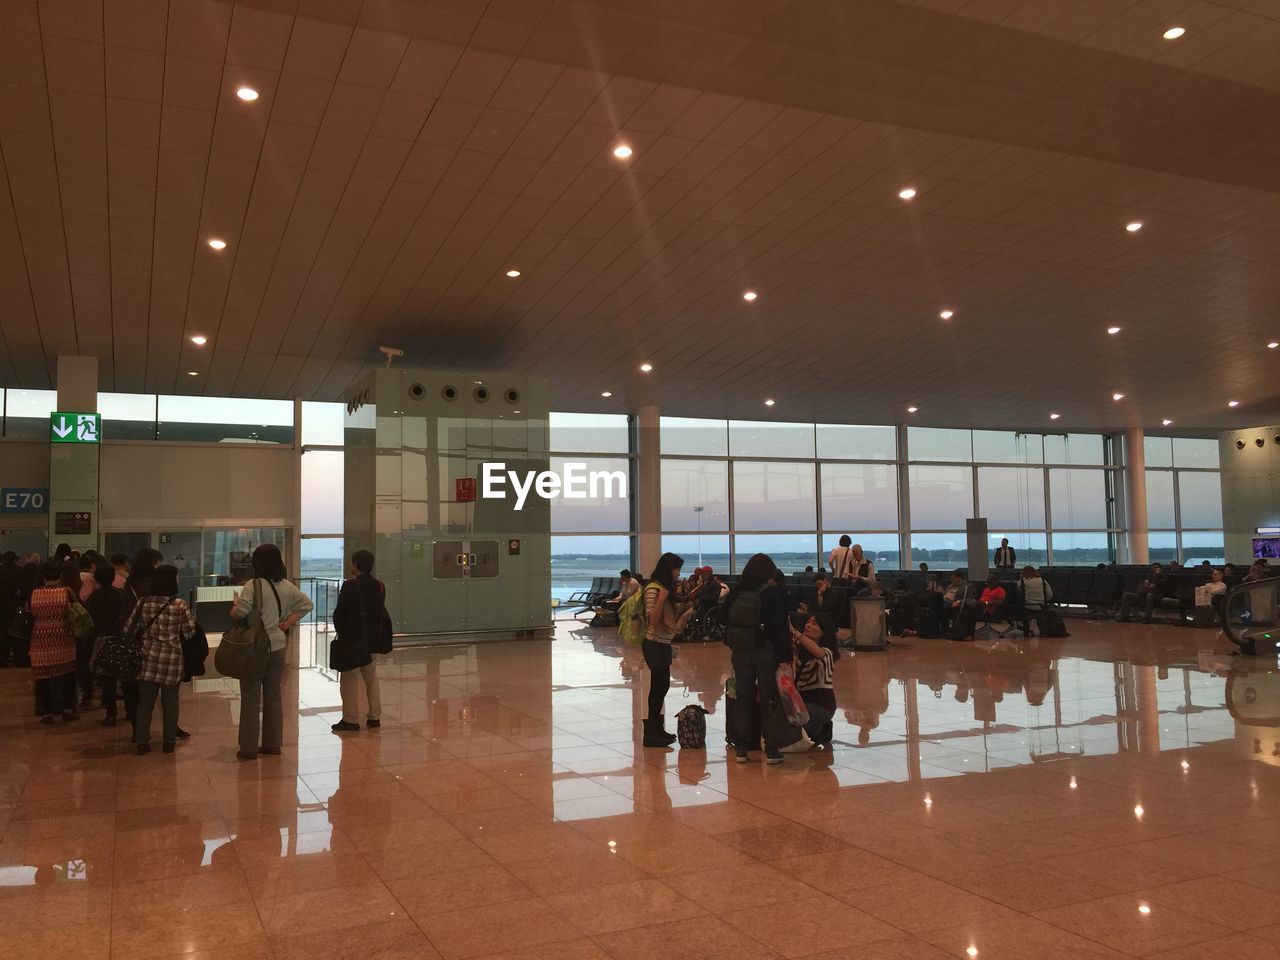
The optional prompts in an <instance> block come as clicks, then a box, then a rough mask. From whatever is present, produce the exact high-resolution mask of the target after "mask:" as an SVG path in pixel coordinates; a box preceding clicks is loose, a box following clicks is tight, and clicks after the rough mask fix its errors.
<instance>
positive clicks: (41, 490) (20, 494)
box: [0, 487, 49, 513]
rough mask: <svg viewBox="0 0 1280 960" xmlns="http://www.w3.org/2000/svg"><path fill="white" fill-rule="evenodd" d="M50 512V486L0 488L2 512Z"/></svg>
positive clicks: (0, 510)
mask: <svg viewBox="0 0 1280 960" xmlns="http://www.w3.org/2000/svg"><path fill="white" fill-rule="evenodd" d="M48 512H49V488H48V487H5V488H4V489H3V490H0V513H48Z"/></svg>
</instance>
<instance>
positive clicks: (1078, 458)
mask: <svg viewBox="0 0 1280 960" xmlns="http://www.w3.org/2000/svg"><path fill="white" fill-rule="evenodd" d="M1044 462H1045V463H1056V464H1067V465H1069V466H1098V467H1100V466H1102V465H1103V464H1105V463H1106V462H1107V440H1106V438H1105V437H1103V436H1101V435H1100V434H1096V433H1068V434H1065V435H1064V434H1060V433H1058V434H1053V433H1051V434H1049V435H1048V436H1046V437H1045V438H1044Z"/></svg>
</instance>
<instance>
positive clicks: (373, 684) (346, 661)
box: [329, 550, 391, 733]
mask: <svg viewBox="0 0 1280 960" xmlns="http://www.w3.org/2000/svg"><path fill="white" fill-rule="evenodd" d="M386 594H387V591H386V588H385V587H384V586H383V585H382V582H381V581H379V580H377V579H375V578H374V576H373V554H372V553H370V552H369V551H368V550H357V551H356V552H355V553H353V554H352V555H351V579H349V580H347V581H346V582H345V583H344V584H343V585H342V589H341V590H339V591H338V602H337V604H336V605H335V606H334V608H333V627H334V630H336V631H337V635H338V636H337V640H336V641H335V642H334V644H333V647H332V649H331V652H330V657H329V666H330V667H332V668H333V669H334V670H337V671H338V685H339V687H340V688H341V691H342V719H341V720H340V721H338V722H337V723H335V724H334V725H333V726H332V727H331V728H330V729H332V730H333V732H334V733H352V732H355V731H357V730H359V729H360V681H361V680H363V681H364V689H365V696H366V697H368V700H369V712H368V713H366V714H365V722H366V724H367V725H368V727H369V729H370V730H376V729H377V728H379V727H381V726H382V698H381V696H380V695H379V693H378V654H380V653H390V652H391V651H390V650H389V649H387V648H386V646H385V643H384V641H383V637H384V630H383V627H384V618H386V617H387V613H386ZM387 626H389V624H387Z"/></svg>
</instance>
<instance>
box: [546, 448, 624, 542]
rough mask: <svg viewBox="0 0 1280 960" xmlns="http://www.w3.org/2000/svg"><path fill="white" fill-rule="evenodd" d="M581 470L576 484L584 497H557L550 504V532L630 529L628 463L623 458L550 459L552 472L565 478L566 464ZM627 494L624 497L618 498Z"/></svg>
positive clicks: (610, 531)
mask: <svg viewBox="0 0 1280 960" xmlns="http://www.w3.org/2000/svg"><path fill="white" fill-rule="evenodd" d="M568 463H572V464H575V465H581V466H580V467H579V466H575V468H574V469H575V470H581V471H582V477H583V478H582V479H581V480H578V481H575V485H577V486H581V487H582V488H583V490H584V491H585V492H586V494H587V496H586V497H585V498H583V499H569V498H568V497H566V496H559V497H556V498H555V499H554V500H552V501H551V529H552V531H553V532H555V533H615V532H618V531H626V530H630V529H631V499H630V486H629V485H630V482H631V481H630V477H629V476H628V470H629V464H628V461H627V460H626V459H625V458H622V457H611V458H605V457H563V456H559V455H557V456H553V457H552V458H551V469H552V471H553V472H554V473H555V474H556V475H557V476H560V477H565V478H567V477H568V475H567V474H566V473H565V464H568ZM622 491H627V496H625V497H624V496H619V494H620V493H621V492H622Z"/></svg>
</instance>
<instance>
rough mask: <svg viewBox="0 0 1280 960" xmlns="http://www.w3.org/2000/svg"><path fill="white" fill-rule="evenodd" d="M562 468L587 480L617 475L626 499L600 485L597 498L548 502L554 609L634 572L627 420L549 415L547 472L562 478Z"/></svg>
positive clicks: (592, 415) (590, 415) (607, 416)
mask: <svg viewBox="0 0 1280 960" xmlns="http://www.w3.org/2000/svg"><path fill="white" fill-rule="evenodd" d="M566 463H573V464H584V465H585V469H586V471H587V473H588V474H590V473H595V472H598V471H608V472H610V473H613V472H617V471H621V472H622V473H624V474H625V475H626V476H627V494H628V496H627V497H625V498H621V497H611V496H607V491H606V490H605V489H604V486H603V485H600V486H598V487H597V489H596V491H595V493H596V494H597V495H596V496H588V497H587V498H586V499H581V500H566V499H565V498H563V497H557V498H556V499H554V500H552V501H551V598H552V599H551V602H552V604H553V605H556V604H558V603H563V602H564V601H565V600H567V599H568V598H569V597H571V596H573V594H575V593H578V592H580V591H583V590H587V589H588V588H590V586H591V583H592V581H593V580H594V579H595V578H597V577H609V578H615V577H617V576H618V573H619V571H621V570H623V569H624V568H626V569H630V568H631V566H632V563H633V560H632V555H633V549H632V544H633V536H634V529H633V527H634V521H633V520H632V510H631V496H630V494H631V481H632V476H633V470H632V455H631V429H630V423H629V421H628V418H627V417H626V416H625V415H622V414H598V413H552V414H551V469H552V470H553V471H555V472H556V473H557V474H562V471H563V469H564V465H565V464H566ZM590 492H591V491H590V490H588V493H590Z"/></svg>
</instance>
